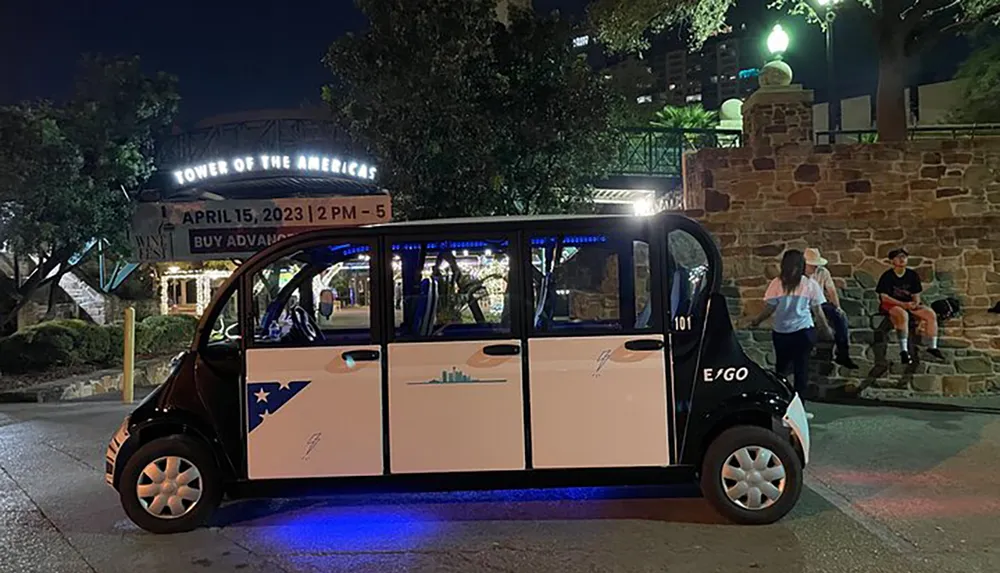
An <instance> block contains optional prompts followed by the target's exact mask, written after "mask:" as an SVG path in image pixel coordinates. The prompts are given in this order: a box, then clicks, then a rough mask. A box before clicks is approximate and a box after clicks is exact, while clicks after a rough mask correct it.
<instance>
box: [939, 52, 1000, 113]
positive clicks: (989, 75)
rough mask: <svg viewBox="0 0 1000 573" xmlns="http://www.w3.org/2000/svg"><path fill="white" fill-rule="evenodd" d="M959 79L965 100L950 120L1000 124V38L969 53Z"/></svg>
mask: <svg viewBox="0 0 1000 573" xmlns="http://www.w3.org/2000/svg"><path fill="white" fill-rule="evenodd" d="M955 79H956V80H960V81H962V83H963V84H964V85H963V93H962V98H961V103H959V104H958V106H957V107H956V108H955V109H954V110H952V113H951V114H950V115H951V118H950V120H949V121H953V122H956V123H1000V106H998V105H997V101H1000V41H996V39H993V41H992V42H990V43H988V44H986V45H984V46H982V47H981V48H979V49H977V50H976V51H974V52H973V53H972V55H970V56H969V59H967V60H966V61H965V62H964V63H962V65H961V67H959V69H958V72H957V73H956V74H955Z"/></svg>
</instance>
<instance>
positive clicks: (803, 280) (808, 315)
mask: <svg viewBox="0 0 1000 573" xmlns="http://www.w3.org/2000/svg"><path fill="white" fill-rule="evenodd" d="M805 270H806V262H805V257H804V256H803V255H802V251H798V250H790V251H788V252H786V253H785V256H784V257H782V259H781V276H778V277H776V278H775V279H774V280H772V281H771V284H770V285H768V287H767V292H766V293H765V294H764V301H765V302H766V303H767V304H766V306H765V307H764V310H763V311H761V313H760V314H759V315H757V316H756V317H755V318H754V319H753V320H751V321H750V327H751V328H754V327H756V326H757V325H759V324H760V323H762V322H764V321H765V320H767V319H768V318H770V317H771V316H772V315H773V316H774V326H773V327H772V332H771V339H772V341H773V342H774V354H775V369H776V370H777V371H778V373H780V374H782V375H785V376H787V375H788V374H789V370H791V373H792V374H793V375H794V377H795V391H796V392H798V394H799V397H800V398H801V399H802V400H805V392H806V389H807V388H808V385H809V353H810V352H812V347H813V346H814V345H815V344H816V324H819V327H820V330H821V331H822V332H823V333H824V335H826V336H827V337H828V338H829V337H832V336H833V332H832V331H831V330H830V325H829V324H827V322H826V317H825V316H824V315H823V310H822V307H821V305H822V304H823V303H824V302H826V298H825V297H824V296H823V289H822V288H820V286H819V284H818V283H817V282H816V281H814V280H812V279H811V278H809V277H807V276H806V275H805Z"/></svg>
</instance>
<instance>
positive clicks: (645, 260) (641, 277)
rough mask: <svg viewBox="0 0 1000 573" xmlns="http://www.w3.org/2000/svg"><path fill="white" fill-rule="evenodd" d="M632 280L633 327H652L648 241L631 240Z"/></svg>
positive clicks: (651, 290) (651, 284) (651, 287)
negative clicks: (633, 299)
mask: <svg viewBox="0 0 1000 573" xmlns="http://www.w3.org/2000/svg"><path fill="white" fill-rule="evenodd" d="M632 280H633V284H634V285H635V328H636V330H645V329H650V328H653V326H654V324H653V296H652V293H653V281H652V279H651V276H650V267H649V243H647V242H645V241H633V242H632Z"/></svg>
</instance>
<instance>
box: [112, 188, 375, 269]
mask: <svg viewBox="0 0 1000 573" xmlns="http://www.w3.org/2000/svg"><path fill="white" fill-rule="evenodd" d="M391 220H392V203H391V201H390V198H389V195H388V194H378V195H363V196H352V197H312V198H288V199H248V200H225V201H195V202H190V203H173V202H168V203H140V204H139V205H138V206H137V208H136V211H135V215H134V217H133V220H132V228H131V230H130V233H129V234H130V237H129V239H130V241H131V242H132V247H133V252H134V255H135V257H136V262H168V261H170V262H172V261H214V260H224V259H230V258H247V257H250V256H251V255H253V254H254V253H256V252H257V251H259V250H261V249H263V248H265V247H267V246H269V245H271V244H273V243H274V242H275V241H280V240H282V239H284V238H286V237H290V236H292V235H295V234H298V233H303V232H306V231H311V230H315V229H329V228H333V227H357V226H362V225H374V224H378V223H388V222H389V221H391Z"/></svg>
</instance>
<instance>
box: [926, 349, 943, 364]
mask: <svg viewBox="0 0 1000 573" xmlns="http://www.w3.org/2000/svg"><path fill="white" fill-rule="evenodd" d="M927 354H930V355H931V356H933V357H934V358H937V359H938V360H941V361H944V353H943V352H941V350H939V349H937V348H928V349H927Z"/></svg>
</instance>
